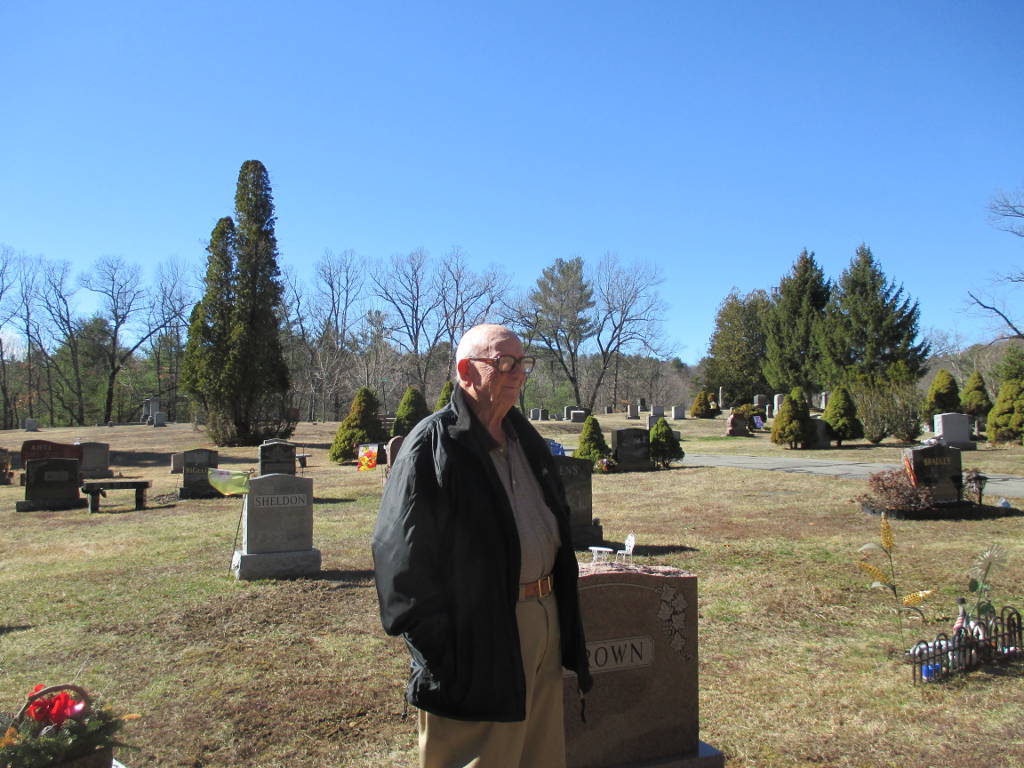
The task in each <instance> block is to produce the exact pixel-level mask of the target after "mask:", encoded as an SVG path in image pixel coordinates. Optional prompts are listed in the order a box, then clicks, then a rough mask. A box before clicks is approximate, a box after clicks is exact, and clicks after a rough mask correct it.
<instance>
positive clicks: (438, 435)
mask: <svg viewBox="0 0 1024 768" xmlns="http://www.w3.org/2000/svg"><path fill="white" fill-rule="evenodd" d="M505 424H506V425H507V426H509V427H511V428H512V429H513V430H514V431H515V433H516V435H517V437H518V438H519V441H520V444H521V446H522V448H523V451H524V453H525V454H526V457H527V459H528V460H529V463H530V466H531V468H532V469H533V471H534V473H535V476H536V477H537V479H538V481H539V482H540V486H541V488H542V490H543V492H544V499H545V501H546V502H547V504H548V507H550V509H551V511H552V512H553V513H554V515H555V518H556V519H557V521H558V532H559V536H560V537H561V541H562V543H561V546H560V547H559V549H558V553H557V555H556V557H555V564H554V568H553V574H554V588H555V596H556V598H557V600H558V614H559V628H560V630H561V635H562V649H561V650H562V666H564V667H566V668H567V669H571V670H572V671H574V672H576V674H577V684H578V686H579V689H580V691H581V692H583V693H585V692H587V691H588V690H590V686H591V680H590V673H589V669H588V666H587V657H586V649H585V644H584V636H583V626H582V622H581V620H580V610H579V596H578V593H577V580H578V578H579V568H578V566H577V563H576V555H575V553H574V551H573V548H572V540H571V538H570V525H569V507H568V505H567V504H566V501H565V491H564V489H563V488H562V483H561V481H560V480H559V479H558V472H557V470H556V468H555V465H554V461H553V460H552V458H551V453H550V451H549V449H548V446H547V443H546V442H545V441H544V439H543V438H542V437H541V436H540V435H539V434H538V433H537V431H536V430H535V429H534V428H533V426H532V425H531V424H530V423H529V421H527V420H526V419H525V418H524V417H523V415H522V414H521V413H519V411H517V410H516V409H514V408H513V409H512V410H511V411H510V412H509V414H508V416H506V418H505ZM492 442H493V441H492V440H491V437H490V436H489V435H488V434H487V432H486V430H485V428H484V427H483V425H482V424H481V423H480V422H479V420H478V419H477V418H476V416H475V415H474V414H473V411H472V409H471V408H470V407H469V404H468V403H467V402H466V398H465V396H464V395H463V393H462V390H461V389H459V388H458V387H456V388H455V394H454V395H453V396H452V400H451V402H450V403H449V404H448V405H447V406H446V407H445V408H443V409H442V410H441V411H439V412H437V413H435V414H432V415H431V416H428V417H427V418H425V419H424V420H423V421H421V422H420V423H419V424H417V425H416V426H415V427H414V428H413V430H412V432H411V433H410V434H409V436H408V437H407V438H406V439H405V442H404V443H403V445H402V449H401V451H400V452H399V454H398V457H397V460H396V461H395V462H394V464H393V466H392V469H391V473H390V475H389V476H388V481H387V485H386V487H385V489H384V497H383V499H382V501H381V506H380V512H379V514H378V516H377V525H376V528H375V530H374V534H373V563H374V571H375V574H376V581H377V597H378V599H379V600H380V615H381V622H382V624H383V625H384V630H385V631H386V632H387V633H388V634H391V635H403V637H404V638H405V641H406V645H407V646H408V648H409V653H410V655H411V657H412V671H411V676H410V679H409V686H408V690H407V693H406V695H407V698H408V700H409V702H410V703H411V704H413V705H415V706H417V707H419V708H420V709H424V710H427V711H428V712H433V713H434V714H438V715H442V716H444V717H450V718H455V719H459V720H490V721H498V722H510V721H519V720H523V719H524V718H525V716H526V691H525V678H524V675H523V662H522V657H521V653H520V650H519V632H518V629H517V627H516V602H517V600H518V597H519V567H520V562H519V561H520V547H519V535H518V533H517V530H516V523H515V518H514V516H513V512H512V507H511V505H510V504H509V501H508V496H507V495H506V494H505V489H504V487H503V486H502V484H501V479H500V478H499V477H498V474H497V472H496V470H495V469H494V464H493V462H492V461H491V458H490V456H489V449H490V447H491V445H492Z"/></svg>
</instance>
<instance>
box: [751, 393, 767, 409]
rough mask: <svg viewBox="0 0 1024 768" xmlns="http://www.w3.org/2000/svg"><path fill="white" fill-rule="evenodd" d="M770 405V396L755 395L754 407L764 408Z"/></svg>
mask: <svg viewBox="0 0 1024 768" xmlns="http://www.w3.org/2000/svg"><path fill="white" fill-rule="evenodd" d="M766 405H768V395H754V407H756V408H764V407H765V406H766Z"/></svg>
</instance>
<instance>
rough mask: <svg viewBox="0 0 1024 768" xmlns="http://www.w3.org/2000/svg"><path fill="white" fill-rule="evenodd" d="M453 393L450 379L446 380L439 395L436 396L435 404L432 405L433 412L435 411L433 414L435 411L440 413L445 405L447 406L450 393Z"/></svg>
mask: <svg viewBox="0 0 1024 768" xmlns="http://www.w3.org/2000/svg"><path fill="white" fill-rule="evenodd" d="M454 391H455V384H454V383H453V382H452V380H451V379H447V380H446V381H445V382H444V386H443V387H441V394H439V395H438V396H437V402H436V403H434V411H435V413H436V412H437V411H440V410H441V409H442V408H444V407H445V406H446V405H448V403H449V401H450V400H451V399H452V392H454Z"/></svg>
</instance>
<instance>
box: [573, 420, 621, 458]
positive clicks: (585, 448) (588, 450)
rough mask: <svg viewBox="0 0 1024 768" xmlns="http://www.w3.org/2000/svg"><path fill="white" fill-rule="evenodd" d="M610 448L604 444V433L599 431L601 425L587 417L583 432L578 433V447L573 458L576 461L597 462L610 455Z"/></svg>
mask: <svg viewBox="0 0 1024 768" xmlns="http://www.w3.org/2000/svg"><path fill="white" fill-rule="evenodd" d="M611 452H612V450H611V448H609V447H608V443H606V442H605V439H604V433H603V432H602V431H601V424H600V423H599V422H598V420H597V418H595V417H594V416H587V419H586V421H584V422H583V431H582V432H580V443H579V447H578V448H577V449H576V452H575V453H574V454H573V456H574V457H575V458H577V459H589V460H590V461H592V462H597V461H598V460H600V459H603V458H606V457H607V456H610V455H611Z"/></svg>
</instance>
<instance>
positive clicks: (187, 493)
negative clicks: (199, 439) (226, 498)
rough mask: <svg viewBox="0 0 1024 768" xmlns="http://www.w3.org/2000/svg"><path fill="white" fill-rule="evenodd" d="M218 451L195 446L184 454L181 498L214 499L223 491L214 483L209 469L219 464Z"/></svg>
mask: <svg viewBox="0 0 1024 768" xmlns="http://www.w3.org/2000/svg"><path fill="white" fill-rule="evenodd" d="M217 461H218V457H217V452H216V451H211V450H208V449H207V448H193V449H192V450H191V451H185V453H184V456H182V479H181V488H179V489H178V498H179V499H212V498H218V497H219V496H220V495H221V493H220V491H218V490H217V489H216V488H214V487H213V486H212V485H210V479H209V477H208V475H207V470H208V469H210V468H211V467H214V468H215V467H216V466H217Z"/></svg>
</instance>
